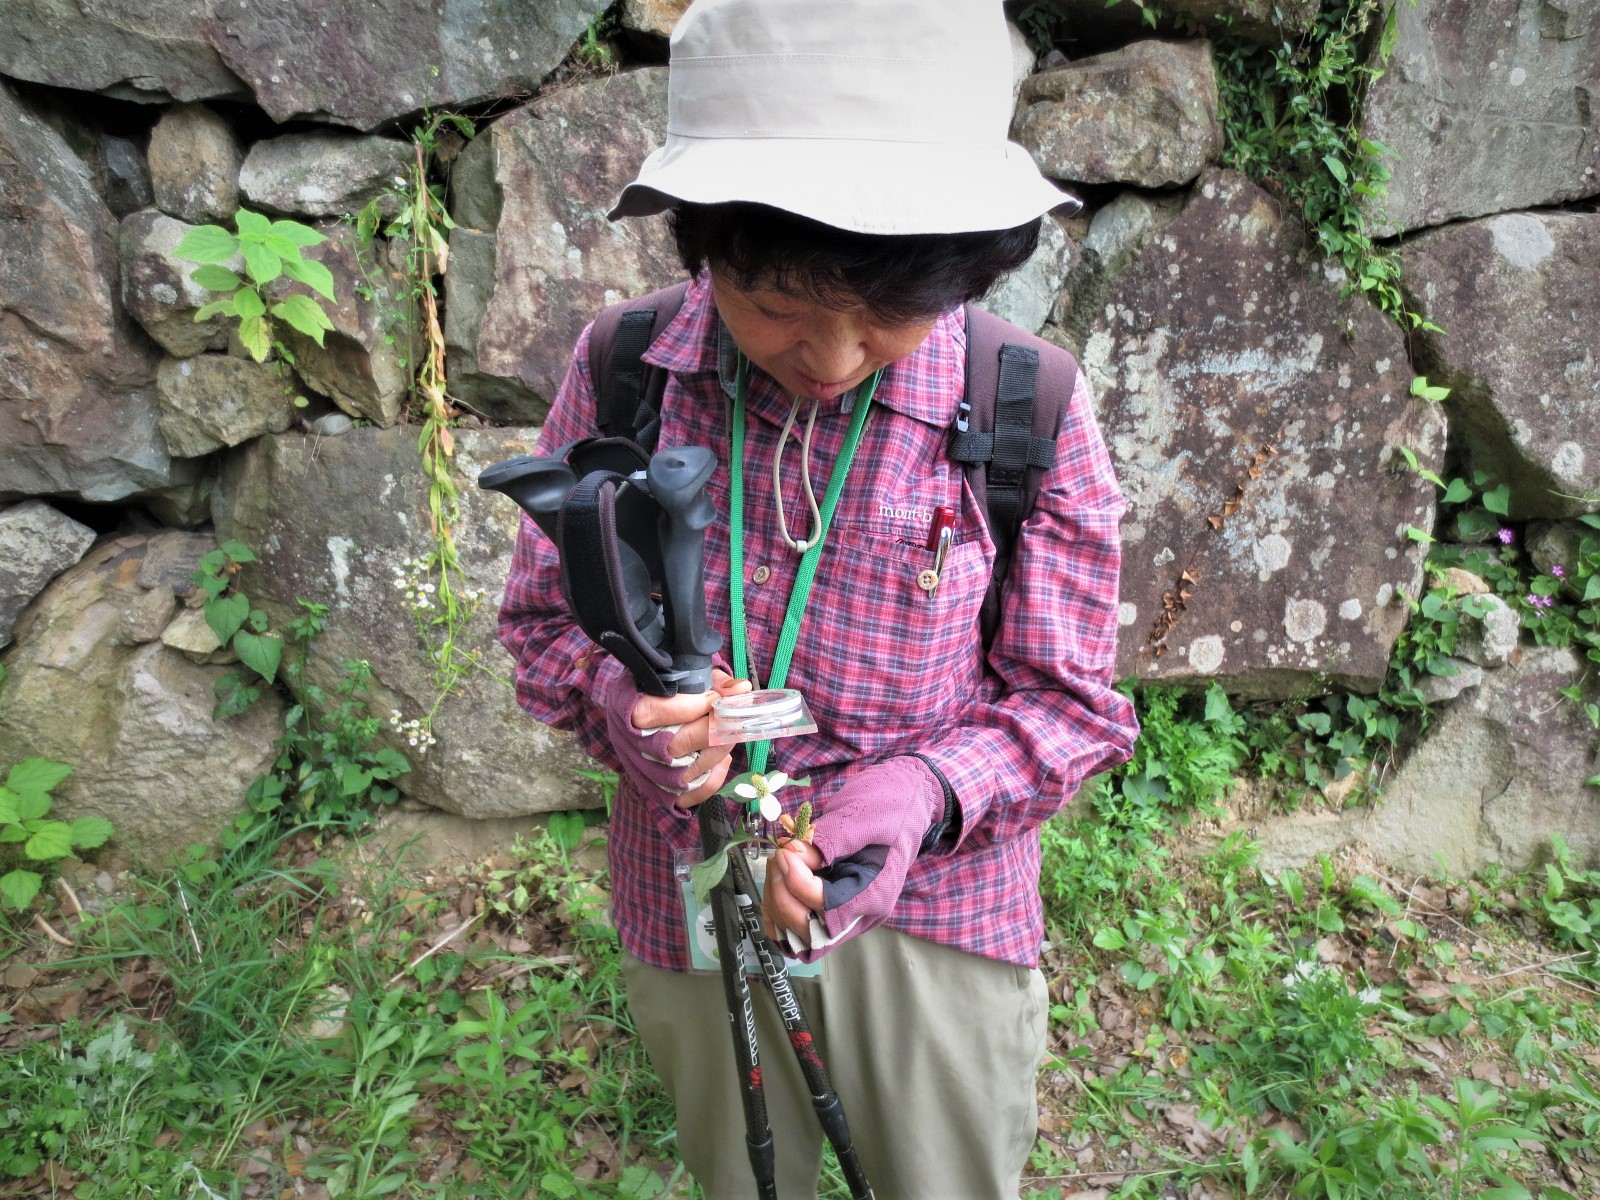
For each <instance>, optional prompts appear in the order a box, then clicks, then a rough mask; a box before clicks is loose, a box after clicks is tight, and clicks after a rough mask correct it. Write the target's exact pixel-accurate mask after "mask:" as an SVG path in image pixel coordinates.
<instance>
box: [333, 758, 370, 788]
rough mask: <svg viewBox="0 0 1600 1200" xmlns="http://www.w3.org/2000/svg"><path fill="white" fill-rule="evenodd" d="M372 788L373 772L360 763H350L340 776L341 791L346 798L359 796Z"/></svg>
mask: <svg viewBox="0 0 1600 1200" xmlns="http://www.w3.org/2000/svg"><path fill="white" fill-rule="evenodd" d="M371 786H372V772H371V771H368V770H366V769H365V768H363V767H362V766H361V764H360V763H350V764H349V765H348V766H346V767H345V769H344V771H343V772H342V773H341V774H340V776H339V790H340V791H341V792H343V793H344V794H345V795H346V796H359V795H361V793H363V792H365V791H366V790H367V789H368V788H369V787H371Z"/></svg>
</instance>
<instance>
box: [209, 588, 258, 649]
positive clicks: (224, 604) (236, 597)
mask: <svg viewBox="0 0 1600 1200" xmlns="http://www.w3.org/2000/svg"><path fill="white" fill-rule="evenodd" d="M205 612H206V624H207V625H209V626H211V632H212V633H214V634H216V635H217V641H219V642H221V643H222V644H223V645H224V646H226V645H227V644H228V639H229V638H231V637H233V635H234V634H236V633H238V632H239V630H241V629H242V628H244V622H245V618H246V617H248V616H249V615H250V597H248V596H246V595H243V594H242V593H240V592H235V593H233V595H231V596H223V597H221V598H220V599H217V600H207V601H206V609H205Z"/></svg>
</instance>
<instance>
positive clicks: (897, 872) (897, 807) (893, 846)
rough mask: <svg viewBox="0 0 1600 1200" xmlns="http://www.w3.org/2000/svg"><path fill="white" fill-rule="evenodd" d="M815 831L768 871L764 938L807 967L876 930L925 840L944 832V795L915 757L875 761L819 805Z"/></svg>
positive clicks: (940, 785) (787, 850)
mask: <svg viewBox="0 0 1600 1200" xmlns="http://www.w3.org/2000/svg"><path fill="white" fill-rule="evenodd" d="M819 808H820V810H821V811H820V813H819V814H818V815H817V817H816V832H815V833H814V834H813V835H812V837H811V838H810V840H809V844H807V843H805V842H790V843H789V844H788V845H786V846H784V848H783V849H782V850H781V851H780V852H779V853H778V854H776V855H774V856H773V861H772V862H771V863H770V864H769V865H768V868H767V890H766V898H765V901H764V903H763V909H764V911H765V915H766V917H767V926H768V933H769V934H773V933H776V934H779V935H781V936H780V944H787V946H788V948H789V951H790V953H792V954H794V955H796V956H797V957H799V958H801V959H802V960H804V961H807V962H810V961H812V960H813V959H815V958H817V957H818V956H819V955H820V954H821V953H822V952H823V951H824V950H826V949H828V948H829V947H831V946H834V945H837V944H838V943H839V942H841V941H843V940H844V939H845V938H847V937H856V936H859V935H860V934H863V933H865V932H866V931H867V930H869V929H872V928H873V927H875V926H877V925H881V924H882V923H883V922H884V921H885V920H887V919H888V916H889V914H890V913H891V912H893V911H894V906H895V904H896V903H897V902H898V901H899V899H900V891H901V889H902V888H903V887H904V886H905V881H906V872H907V871H908V870H910V868H911V864H912V862H913V861H914V860H915V859H916V857H917V855H918V854H919V853H921V851H922V849H923V846H924V844H925V842H927V841H928V840H930V834H933V835H934V837H935V838H936V837H937V835H938V834H940V833H942V832H943V831H944V828H945V824H946V821H947V819H948V814H947V813H946V811H945V809H946V801H945V789H944V785H943V783H942V781H941V780H940V779H939V776H938V775H936V774H935V773H934V771H933V768H931V767H930V766H928V764H927V763H925V762H923V761H922V760H921V759H918V758H891V759H889V760H888V761H886V762H881V763H876V764H874V765H873V766H870V767H868V768H867V769H866V770H864V771H861V772H859V773H857V774H856V775H854V776H852V777H851V778H850V780H849V781H848V782H847V783H846V784H845V785H844V786H843V787H841V788H840V789H839V790H838V791H837V792H835V793H834V794H833V796H832V797H830V798H829V799H828V800H827V801H825V802H824V803H823V804H821V805H819Z"/></svg>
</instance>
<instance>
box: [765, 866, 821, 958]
mask: <svg viewBox="0 0 1600 1200" xmlns="http://www.w3.org/2000/svg"><path fill="white" fill-rule="evenodd" d="M822 865H823V862H822V855H821V854H820V853H819V852H818V851H817V848H816V847H815V846H813V845H812V844H811V843H810V842H802V841H800V840H798V839H792V840H790V841H788V842H785V843H784V844H783V845H782V846H781V847H779V849H778V852H777V853H776V854H774V855H773V856H772V857H771V858H769V859H768V860H767V884H766V894H765V895H764V896H763V897H762V900H761V915H762V918H763V920H764V921H765V924H766V927H767V936H768V937H769V938H771V939H772V940H773V941H774V942H776V943H777V945H778V948H779V949H781V950H787V949H788V940H787V939H786V938H785V937H784V936H783V935H784V934H785V933H786V932H789V933H793V934H794V935H795V936H796V937H798V938H799V939H800V944H801V945H802V946H807V945H810V944H811V914H812V913H820V912H822V880H821V879H819V878H817V874H816V873H817V872H818V871H819V870H821V869H822Z"/></svg>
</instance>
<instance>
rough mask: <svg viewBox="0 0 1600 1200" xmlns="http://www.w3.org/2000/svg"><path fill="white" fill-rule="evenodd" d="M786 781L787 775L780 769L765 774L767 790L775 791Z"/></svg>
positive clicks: (787, 780)
mask: <svg viewBox="0 0 1600 1200" xmlns="http://www.w3.org/2000/svg"><path fill="white" fill-rule="evenodd" d="M788 782H789V777H788V776H787V775H785V774H784V773H783V772H782V771H774V772H773V773H772V774H771V775H768V776H767V791H769V792H775V791H777V790H778V789H779V788H781V787H782V786H783V785H784V784H786V783H788Z"/></svg>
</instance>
